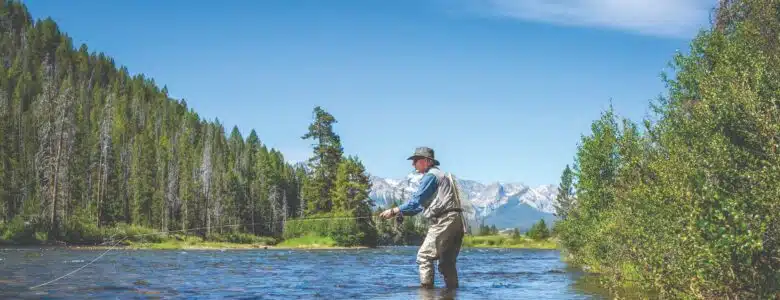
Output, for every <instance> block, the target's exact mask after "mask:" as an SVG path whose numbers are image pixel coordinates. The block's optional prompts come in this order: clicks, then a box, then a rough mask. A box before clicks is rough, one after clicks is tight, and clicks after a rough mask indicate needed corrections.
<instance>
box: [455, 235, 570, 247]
mask: <svg viewBox="0 0 780 300" xmlns="http://www.w3.org/2000/svg"><path fill="white" fill-rule="evenodd" d="M463 247H464V248H511V249H543V250H552V249H558V242H557V240H555V239H552V238H547V239H542V240H534V239H531V238H529V237H526V236H522V235H521V236H517V237H513V236H507V235H486V236H466V237H465V238H464V239H463Z"/></svg>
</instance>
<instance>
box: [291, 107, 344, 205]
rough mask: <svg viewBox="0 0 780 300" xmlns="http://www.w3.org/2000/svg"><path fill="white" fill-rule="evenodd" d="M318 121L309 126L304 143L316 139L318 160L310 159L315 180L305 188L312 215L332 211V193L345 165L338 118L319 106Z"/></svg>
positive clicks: (315, 109)
mask: <svg viewBox="0 0 780 300" xmlns="http://www.w3.org/2000/svg"><path fill="white" fill-rule="evenodd" d="M313 115H314V121H313V122H312V123H311V124H310V125H309V132H307V133H306V134H304V135H303V136H302V137H301V138H302V139H313V140H316V141H317V142H316V143H315V144H313V145H312V147H313V149H314V156H312V157H311V158H310V159H309V167H310V168H311V171H312V174H311V175H310V176H311V178H310V179H309V181H308V182H307V184H306V186H304V198H306V199H307V202H309V204H308V205H309V210H310V212H309V213H313V212H318V211H324V212H328V211H331V208H332V205H333V204H332V201H331V199H330V196H331V193H330V191H331V189H333V183H334V181H335V179H336V172H337V170H338V166H339V164H340V163H341V159H342V155H343V152H344V150H343V148H342V146H341V138H340V137H339V136H338V135H337V134H336V133H335V132H334V131H333V124H335V123H336V122H337V121H336V118H334V117H333V115H331V114H330V113H328V112H327V111H325V110H324V109H322V108H321V107H319V106H317V107H315V108H314V112H313Z"/></svg>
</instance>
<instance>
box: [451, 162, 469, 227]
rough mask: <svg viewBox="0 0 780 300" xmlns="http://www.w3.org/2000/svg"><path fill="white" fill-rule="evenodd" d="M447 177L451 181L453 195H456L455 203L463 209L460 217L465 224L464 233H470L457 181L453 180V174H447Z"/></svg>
mask: <svg viewBox="0 0 780 300" xmlns="http://www.w3.org/2000/svg"><path fill="white" fill-rule="evenodd" d="M447 177H448V178H449V179H450V185H451V186H452V193H453V194H455V203H457V205H458V208H459V209H461V211H460V212H459V213H458V215H460V221H461V223H463V232H468V228H467V227H466V218H465V217H463V206H461V204H460V193H459V192H458V186H457V185H455V180H453V179H452V173H447Z"/></svg>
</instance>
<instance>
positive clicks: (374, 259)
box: [0, 247, 606, 300]
mask: <svg viewBox="0 0 780 300" xmlns="http://www.w3.org/2000/svg"><path fill="white" fill-rule="evenodd" d="M416 251H417V247H381V248H377V249H356V250H283V249H265V250H263V249H254V250H224V251H222V250H121V249H118V250H112V251H109V252H108V253H107V254H106V255H105V256H103V257H101V258H100V259H98V260H96V261H95V262H94V263H92V264H90V265H88V266H86V267H85V268H83V269H81V270H80V271H78V272H76V273H74V274H73V275H70V276H68V277H65V278H63V279H61V280H58V281H55V282H53V283H51V284H48V285H45V286H42V287H39V288H36V289H30V287H33V286H35V285H39V284H42V283H45V282H47V281H50V280H52V279H55V278H57V277H60V276H62V275H65V274H66V273H68V272H71V271H73V270H74V269H77V268H79V267H82V266H84V265H86V264H87V263H89V262H90V261H92V260H93V259H94V258H96V257H97V256H98V255H100V254H101V253H103V252H104V251H99V250H73V249H66V248H26V249H4V250H0V298H3V299H6V298H21V299H25V298H29V299H38V298H46V299H108V298H110V299H130V298H132V299H139V298H146V299H154V298H159V299H165V298H168V299H169V298H176V299H179V298H187V299H193V298H195V299H223V298H234V299H534V300H539V299H605V298H606V297H604V295H603V294H597V293H591V292H586V291H585V289H583V288H580V287H579V286H580V285H579V284H577V282H579V281H578V278H579V277H580V276H581V275H580V274H578V273H577V272H576V271H574V270H571V269H570V268H567V266H566V264H565V263H563V262H561V261H560V254H559V252H558V251H556V250H527V249H481V248H465V249H463V250H462V252H461V254H460V256H459V258H458V271H459V275H460V284H461V287H460V288H458V289H457V290H456V291H454V292H452V291H447V290H446V289H444V288H442V285H443V281H442V279H441V277H439V275H438V273H437V278H436V286H437V288H436V289H433V290H424V289H420V288H418V287H417V283H418V277H417V265H416V263H415V253H416Z"/></svg>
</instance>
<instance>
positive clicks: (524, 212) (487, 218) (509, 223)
mask: <svg viewBox="0 0 780 300" xmlns="http://www.w3.org/2000/svg"><path fill="white" fill-rule="evenodd" d="M420 179H422V174H416V173H410V174H409V175H407V176H406V177H404V178H381V177H377V176H372V177H371V184H372V187H371V194H370V197H371V199H372V200H374V203H375V205H376V206H381V207H388V206H390V205H391V204H392V203H393V202H394V201H397V202H406V201H407V200H408V199H409V198H410V197H411V196H412V194H413V193H414V192H415V191H416V190H417V187H418V186H419V184H420ZM456 181H457V183H458V185H459V187H460V188H461V190H462V192H463V193H465V194H466V196H467V197H468V200H469V201H470V202H471V203H472V204H473V205H474V207H475V208H476V210H477V215H478V217H479V218H480V219H482V220H484V222H485V224H486V225H495V226H496V227H498V228H519V229H520V230H526V229H528V228H530V227H531V225H533V224H534V223H536V222H538V221H539V219H544V220H545V222H546V223H547V224H548V225H550V224H552V223H553V222H554V221H555V216H553V212H554V211H555V208H554V206H553V201H555V197H556V195H557V188H556V187H555V186H554V185H549V184H548V185H541V186H537V187H529V186H527V185H524V184H522V183H501V182H494V183H490V184H484V183H480V182H477V181H473V180H466V179H460V178H457V177H456Z"/></svg>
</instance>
